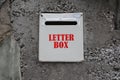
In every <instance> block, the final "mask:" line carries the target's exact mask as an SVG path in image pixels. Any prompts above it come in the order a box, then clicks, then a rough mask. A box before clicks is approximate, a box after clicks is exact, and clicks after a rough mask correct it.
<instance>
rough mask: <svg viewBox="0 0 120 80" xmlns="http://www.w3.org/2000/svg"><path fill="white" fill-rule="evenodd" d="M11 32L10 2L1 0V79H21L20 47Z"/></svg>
mask: <svg viewBox="0 0 120 80" xmlns="http://www.w3.org/2000/svg"><path fill="white" fill-rule="evenodd" d="M11 34H12V27H11V24H10V2H9V0H6V1H5V0H0V80H21V73H20V48H19V46H18V45H17V43H16V41H15V40H14V37H12V36H11Z"/></svg>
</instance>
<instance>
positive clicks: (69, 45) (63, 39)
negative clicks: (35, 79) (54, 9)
mask: <svg viewBox="0 0 120 80" xmlns="http://www.w3.org/2000/svg"><path fill="white" fill-rule="evenodd" d="M82 60H84V54H83V13H40V16H39V61H41V62H80V61H82Z"/></svg>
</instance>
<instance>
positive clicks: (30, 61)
mask: <svg viewBox="0 0 120 80" xmlns="http://www.w3.org/2000/svg"><path fill="white" fill-rule="evenodd" d="M116 1H117V0H91V1H90V0H11V2H10V4H11V24H12V26H13V31H14V37H15V39H16V41H17V42H18V43H19V46H20V48H21V51H20V53H21V75H22V80H119V79H120V58H119V56H120V40H119V39H120V31H119V30H114V27H115V26H116V25H115V24H116V23H115V20H117V19H116V12H118V11H116V9H117V8H118V7H117V8H116ZM39 12H83V14H84V45H85V54H84V55H85V61H83V62H81V63H40V62H39V61H38V29H39V25H38V24H39V19H38V18H39ZM117 15H118V14H117ZM117 17H120V16H119V15H118V16H117Z"/></svg>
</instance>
